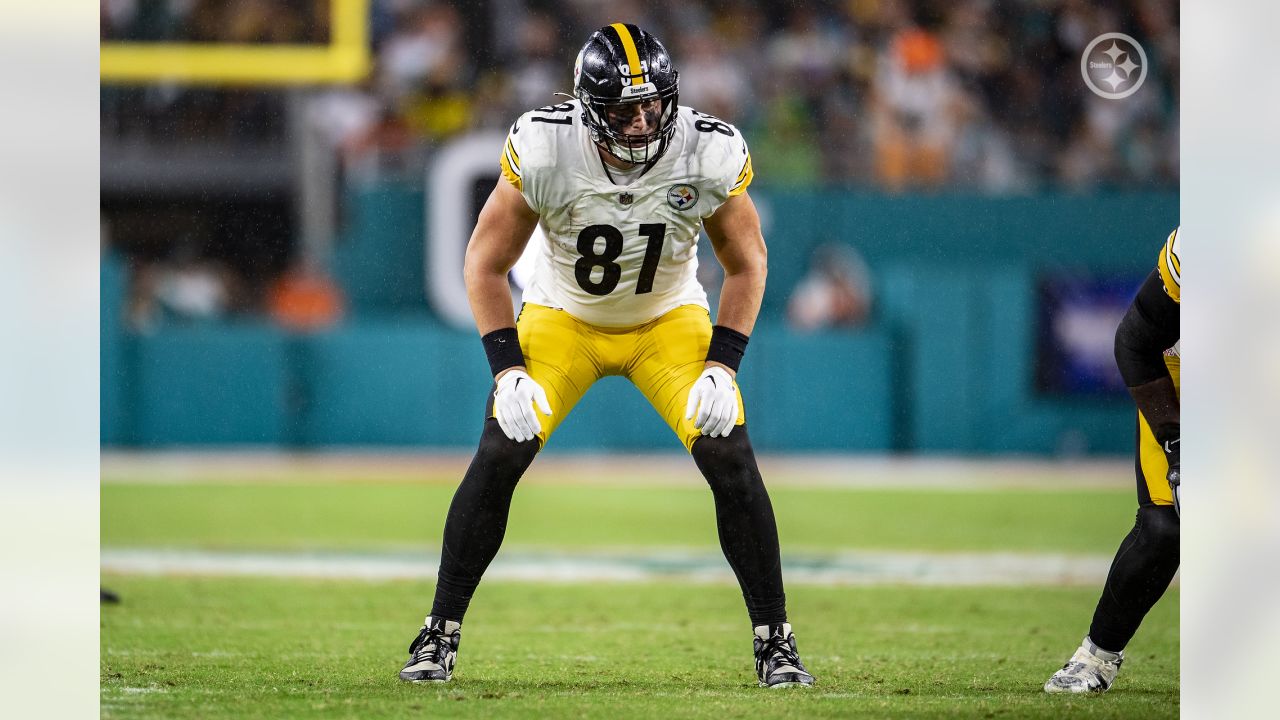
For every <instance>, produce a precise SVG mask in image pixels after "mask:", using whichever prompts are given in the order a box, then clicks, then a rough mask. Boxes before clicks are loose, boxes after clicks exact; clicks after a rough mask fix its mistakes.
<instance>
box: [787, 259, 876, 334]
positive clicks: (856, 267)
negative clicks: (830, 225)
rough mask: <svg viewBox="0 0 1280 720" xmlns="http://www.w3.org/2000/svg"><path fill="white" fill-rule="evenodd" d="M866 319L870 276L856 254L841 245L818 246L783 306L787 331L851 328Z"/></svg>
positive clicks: (869, 293) (869, 302) (869, 306)
mask: <svg viewBox="0 0 1280 720" xmlns="http://www.w3.org/2000/svg"><path fill="white" fill-rule="evenodd" d="M870 318H871V274H870V273H869V272H868V271H867V265H866V263H865V262H863V260H862V257H861V256H860V255H859V254H858V251H857V250H855V249H854V248H853V246H852V245H847V244H843V243H826V244H823V245H819V246H818V247H817V248H815V249H814V251H813V254H812V255H811V256H810V258H809V272H808V273H807V274H805V276H804V277H803V278H802V279H801V280H800V282H799V283H798V284H797V285H796V289H795V290H794V291H793V292H792V293H791V299H790V300H789V301H788V302H787V321H788V322H789V323H790V324H791V327H793V328H795V329H797V330H802V331H805V332H810V331H813V330H822V329H826V328H852V327H860V326H862V325H865V324H866V323H867V321H868V320H870Z"/></svg>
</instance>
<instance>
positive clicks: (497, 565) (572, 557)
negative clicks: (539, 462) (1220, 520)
mask: <svg viewBox="0 0 1280 720" xmlns="http://www.w3.org/2000/svg"><path fill="white" fill-rule="evenodd" d="M1110 563H1111V558H1110V557H1109V556H1101V555H1059V554H1029V553H1004V552H1000V553H955V554H951V553H945V554H944V553H911V552H842V553H837V554H831V555H806V556H787V557H784V558H783V568H784V574H785V576H786V580H787V582H788V583H789V584H792V585H795V584H802V585H879V584H906V585H951V586H963V585H1006V586H1024V585H1100V584H1101V583H1102V582H1103V580H1105V579H1106V575H1107V569H1108V567H1109V565H1110ZM101 565H102V570H103V571H104V572H108V573H122V574H139V575H206V576H265V577H289V578H328V579H355V580H434V579H435V575H436V569H437V566H436V561H435V554H434V553H426V552H423V553H413V554H408V553H364V554H357V553H281V552H263V553H254V552H212V551H202V550H157V549H125V548H119V549H104V550H103V551H102V558H101ZM485 577H486V578H487V579H491V580H509V581H519V582H539V583H546V582H551V583H556V582H565V583H569V582H587V581H607V582H651V581H655V580H678V581H683V582H706V583H733V582H735V580H734V577H733V573H732V572H731V571H730V569H729V567H728V565H727V564H726V563H725V560H724V558H723V557H722V556H720V555H719V554H718V553H711V552H697V551H663V552H657V553H653V554H646V555H619V554H598V553H551V552H544V553H519V552H512V553H505V552H504V553H502V554H501V555H499V556H498V558H497V559H496V560H495V561H494V563H493V564H492V565H491V566H490V567H489V570H488V572H486V573H485Z"/></svg>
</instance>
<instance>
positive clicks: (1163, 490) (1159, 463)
mask: <svg viewBox="0 0 1280 720" xmlns="http://www.w3.org/2000/svg"><path fill="white" fill-rule="evenodd" d="M1137 464H1138V502H1139V503H1144V504H1145V503H1146V502H1150V503H1152V504H1155V505H1172V504H1173V490H1172V489H1170V488H1169V481H1168V477H1167V476H1168V474H1169V461H1168V459H1167V458H1166V457H1165V455H1164V449H1163V448H1161V447H1160V443H1159V442H1157V441H1156V437H1155V435H1154V434H1152V432H1151V426H1150V425H1148V424H1147V421H1146V418H1144V417H1142V415H1141V414H1139V415H1138V463H1137Z"/></svg>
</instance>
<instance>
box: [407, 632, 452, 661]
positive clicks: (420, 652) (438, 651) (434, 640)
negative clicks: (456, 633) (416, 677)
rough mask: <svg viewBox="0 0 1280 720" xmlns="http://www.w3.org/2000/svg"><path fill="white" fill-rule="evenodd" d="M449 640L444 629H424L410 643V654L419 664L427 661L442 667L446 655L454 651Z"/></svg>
mask: <svg viewBox="0 0 1280 720" xmlns="http://www.w3.org/2000/svg"><path fill="white" fill-rule="evenodd" d="M447 638H448V635H446V634H445V632H444V629H443V628H433V627H430V626H426V627H423V628H422V631H421V632H419V633H418V637H417V638H415V639H414V641H413V642H412V643H410V645H409V654H410V655H413V659H414V660H415V661H417V662H423V661H427V662H432V663H435V664H436V665H441V664H442V663H443V661H444V657H445V654H446V653H447V652H448V651H449V650H451V649H453V645H452V643H450V642H449V641H448V640H447ZM446 648H447V649H446Z"/></svg>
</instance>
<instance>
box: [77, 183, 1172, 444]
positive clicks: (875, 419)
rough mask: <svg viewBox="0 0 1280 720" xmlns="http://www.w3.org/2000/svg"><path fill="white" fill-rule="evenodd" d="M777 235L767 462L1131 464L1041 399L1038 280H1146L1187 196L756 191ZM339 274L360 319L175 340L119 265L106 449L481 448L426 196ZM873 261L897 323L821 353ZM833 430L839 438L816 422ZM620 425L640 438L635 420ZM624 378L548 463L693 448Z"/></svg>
mask: <svg viewBox="0 0 1280 720" xmlns="http://www.w3.org/2000/svg"><path fill="white" fill-rule="evenodd" d="M753 195H754V196H756V197H757V202H758V203H759V204H760V205H761V207H762V213H763V214H764V215H765V217H766V223H767V224H766V228H767V240H768V242H769V247H770V275H769V289H768V291H767V292H766V298H765V306H764V308H763V310H762V313H761V323H760V325H759V326H758V327H757V330H756V332H755V333H754V334H753V338H752V343H751V348H750V351H749V352H748V355H747V359H746V361H745V362H744V366H743V371H742V375H741V379H740V384H741V386H742V388H743V392H744V394H745V396H746V400H747V403H748V405H747V412H748V419H749V421H750V423H751V428H752V438H753V441H754V442H755V444H756V445H757V446H758V447H759V448H761V449H763V450H770V451H805V450H821V451H839V450H853V451H885V450H900V451H916V452H926V453H928V452H937V453H980V454H989V453H1009V452H1014V453H1034V454H1051V453H1055V452H1059V451H1063V450H1064V449H1065V450H1070V451H1086V452H1095V453H1099V452H1100V453H1123V452H1127V451H1128V450H1129V448H1130V447H1131V444H1132V423H1133V418H1132V413H1133V410H1132V407H1131V405H1130V404H1129V403H1128V402H1127V401H1126V400H1124V399H1123V398H1094V399H1089V398H1084V399H1055V398H1047V397H1042V396H1038V395H1037V394H1036V393H1035V392H1034V391H1033V387H1034V367H1033V362H1034V354H1033V349H1034V341H1035V332H1036V311H1037V309H1036V304H1035V303H1036V297H1035V287H1036V281H1037V278H1038V277H1039V276H1040V275H1041V274H1042V273H1045V272H1067V273H1092V274H1122V275H1132V276H1134V277H1135V278H1137V277H1141V276H1142V275H1143V274H1145V273H1146V272H1147V271H1148V269H1149V268H1150V267H1151V265H1152V264H1153V262H1154V257H1155V248H1157V246H1158V244H1159V242H1160V241H1161V240H1162V239H1163V237H1164V235H1165V234H1166V233H1167V232H1168V230H1169V229H1170V228H1171V227H1172V226H1173V225H1175V224H1176V223H1177V217H1178V200H1177V196H1176V195H1152V194H1137V195H1134V194H1130V195H1115V196H1106V197H1101V196H1099V197H1087V196H1049V197H1029V198H967V197H954V196H942V197H909V198H884V197H877V196H861V195H849V194H846V193H839V192H835V191H824V192H815V193H798V192H797V193H787V194H783V193H770V192H768V191H765V190H761V191H753ZM347 205H348V209H347V221H348V224H347V230H346V232H345V233H344V235H343V238H342V239H341V242H340V244H339V248H338V251H337V253H336V256H335V266H334V271H335V275H336V276H337V278H338V280H339V282H340V283H342V285H343V287H344V290H345V291H346V293H347V294H348V297H349V299H350V302H351V305H352V308H353V313H352V314H351V315H352V317H351V319H349V320H348V321H347V322H346V323H345V324H344V325H343V326H342V327H340V328H337V329H335V330H332V331H329V332H325V333H319V334H306V335H296V334H289V333H285V332H282V331H280V330H278V329H276V328H273V327H269V326H266V325H262V324H247V325H225V326H202V327H191V328H173V327H166V328H162V329H161V330H159V331H157V332H155V333H154V334H151V335H147V336H137V335H132V334H129V333H127V332H125V330H124V329H123V326H122V323H121V322H120V321H119V318H120V316H121V315H120V309H121V305H122V302H123V292H124V286H125V282H126V278H125V270H124V268H123V267H122V266H121V265H120V264H119V262H118V261H116V260H113V259H108V260H106V261H104V263H103V269H102V272H103V279H102V316H103V320H102V398H101V402H102V437H103V442H104V443H105V444H109V445H119V446H147V447H161V446H208V445H215V446H225V445H266V446H286V447H300V448H308V447H327V446H344V445H347V446H409V447H433V448H457V449H464V448H469V447H470V446H472V445H473V444H474V443H475V441H476V438H477V437H478V433H479V429H480V425H481V421H482V418H481V415H482V414H483V406H484V401H485V396H486V393H487V391H488V389H489V384H490V380H489V377H488V373H487V365H486V363H485V361H484V355H483V351H482V349H481V348H480V344H479V342H478V340H477V339H476V338H475V336H474V334H473V333H472V332H467V331H458V330H453V329H450V328H446V327H443V326H442V325H440V324H439V323H438V322H437V321H435V320H434V319H433V318H432V317H431V315H430V313H429V311H428V309H427V306H426V301H425V299H424V292H423V289H422V282H423V280H422V278H423V274H424V273H423V232H422V208H423V197H422V194H421V192H420V191H417V190H414V189H412V188H403V187H388V188H378V189H373V190H367V191H363V192H360V193H356V194H353V195H352V196H351V197H349V198H348V203H347ZM833 241H834V242H849V243H852V244H853V245H855V246H856V247H857V248H858V249H859V250H860V251H861V252H862V254H863V255H864V256H865V257H866V259H867V262H868V264H869V265H870V266H871V268H872V271H873V276H874V282H875V286H876V303H877V309H876V320H875V322H874V323H873V325H872V326H871V327H870V328H868V329H864V330H859V331H852V332H826V333H818V334H812V335H801V334H796V333H793V332H791V331H789V330H787V329H786V328H785V326H784V324H783V322H782V319H783V315H784V308H785V303H786V298H787V296H788V294H789V292H790V290H791V289H792V288H793V287H794V285H795V283H796V282H797V281H798V280H799V278H800V277H801V276H802V275H803V274H804V272H805V271H806V269H807V264H808V258H809V255H810V253H811V252H812V249H813V248H814V247H815V246H816V245H818V244H821V243H823V242H833ZM818 418H821V419H822V421H821V422H818V421H817V419H818ZM620 419H622V420H621V421H620ZM677 447H679V445H678V443H677V441H676V440H675V439H674V437H672V436H671V435H670V432H669V431H668V430H667V428H666V426H665V424H663V423H662V421H661V420H660V419H659V418H658V416H657V414H656V413H655V412H654V411H653V410H652V409H651V408H650V407H649V406H648V404H647V403H646V402H645V400H644V399H643V397H642V396H641V395H640V394H639V393H638V392H637V391H635V390H634V388H632V387H631V386H630V385H629V384H627V383H626V382H625V381H623V380H621V379H616V378H610V379H606V380H603V381H601V382H600V383H598V384H597V386H596V387H594V388H592V389H591V391H590V392H588V394H587V396H586V397H585V398H584V400H583V401H582V403H580V404H579V406H578V407H577V408H575V410H574V412H573V413H572V414H571V415H570V417H569V418H568V419H567V420H566V421H565V423H564V424H563V425H562V426H561V428H560V429H559V430H558V431H557V433H556V436H555V437H554V438H553V439H552V441H551V443H550V445H549V446H548V450H550V451H562V450H563V451H575V450H595V449H630V450H646V449H659V448H671V449H674V448H677Z"/></svg>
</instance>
